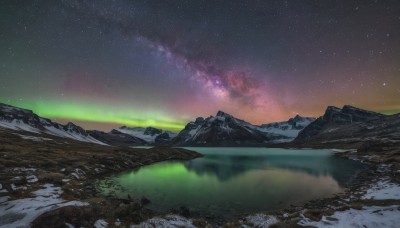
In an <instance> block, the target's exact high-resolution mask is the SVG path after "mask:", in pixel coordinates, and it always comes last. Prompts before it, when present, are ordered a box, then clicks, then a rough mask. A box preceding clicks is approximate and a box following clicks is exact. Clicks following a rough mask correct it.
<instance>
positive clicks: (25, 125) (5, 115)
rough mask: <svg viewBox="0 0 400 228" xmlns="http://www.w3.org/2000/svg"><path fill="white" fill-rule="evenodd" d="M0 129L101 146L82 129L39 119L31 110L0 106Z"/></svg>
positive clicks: (72, 125) (70, 124)
mask: <svg viewBox="0 0 400 228" xmlns="http://www.w3.org/2000/svg"><path fill="white" fill-rule="evenodd" d="M0 127H2V128H9V129H13V130H17V131H29V132H33V133H38V134H40V133H47V134H51V135H55V136H59V137H64V138H71V139H75V140H78V141H83V142H90V143H97V144H103V145H106V144H105V143H103V142H101V141H99V140H97V139H95V138H93V137H91V136H90V135H89V134H88V133H87V132H86V131H85V130H84V129H83V128H81V127H79V126H76V125H75V124H73V123H68V124H66V125H62V124H59V123H55V122H52V121H51V120H49V119H46V118H42V117H39V116H38V115H36V114H35V113H33V112H32V111H31V110H27V109H22V108H17V107H14V106H10V105H6V104H0Z"/></svg>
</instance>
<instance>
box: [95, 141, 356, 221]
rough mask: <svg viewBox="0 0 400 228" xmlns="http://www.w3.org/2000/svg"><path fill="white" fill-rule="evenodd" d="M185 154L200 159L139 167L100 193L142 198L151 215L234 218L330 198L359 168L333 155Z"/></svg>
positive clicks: (243, 151)
mask: <svg viewBox="0 0 400 228" xmlns="http://www.w3.org/2000/svg"><path fill="white" fill-rule="evenodd" d="M187 149H191V150H195V151H197V152H199V153H202V154H203V155H204V157H202V158H197V159H194V160H190V161H168V162H161V163H157V164H154V165H150V166H146V167H142V168H140V169H138V170H134V171H132V172H128V173H123V174H120V175H117V176H114V177H110V178H108V179H106V180H103V181H101V182H100V183H99V184H98V188H99V189H100V190H101V192H102V193H103V194H104V195H112V196H116V197H119V198H126V197H127V196H128V194H129V195H130V196H131V197H133V198H141V197H146V198H148V199H150V200H151V204H149V205H148V207H149V208H150V209H154V210H158V211H162V212H166V211H169V210H170V209H172V208H179V207H181V206H185V207H187V208H188V209H189V210H190V211H191V213H192V214H199V215H208V214H210V215H217V216H236V215H240V214H246V213H251V212H258V211H268V210H275V209H282V208H285V207H288V206H289V205H290V204H294V205H298V204H302V203H305V202H306V201H309V200H312V199H317V198H323V197H329V196H333V195H334V194H336V193H340V192H342V191H343V188H342V187H341V186H343V184H344V183H345V182H346V181H348V180H349V178H350V177H351V176H352V175H354V174H355V172H356V171H357V170H358V169H359V168H360V165H359V163H357V162H354V161H350V160H344V159H339V158H335V157H333V156H332V154H333V152H332V151H331V150H287V149H269V148H193V147H191V148H187ZM110 182H111V183H112V184H111V185H110Z"/></svg>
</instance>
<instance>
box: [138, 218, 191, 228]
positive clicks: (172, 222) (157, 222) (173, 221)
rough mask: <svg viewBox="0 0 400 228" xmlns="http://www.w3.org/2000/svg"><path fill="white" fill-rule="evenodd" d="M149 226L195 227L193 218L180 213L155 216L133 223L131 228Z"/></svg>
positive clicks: (145, 227)
mask: <svg viewBox="0 0 400 228" xmlns="http://www.w3.org/2000/svg"><path fill="white" fill-rule="evenodd" d="M147 227H187V228H194V227H195V226H194V225H193V220H192V219H187V218H185V217H182V216H179V215H166V216H165V218H160V217H154V218H151V219H149V220H147V221H145V222H142V223H140V224H139V225H132V226H131V228H147Z"/></svg>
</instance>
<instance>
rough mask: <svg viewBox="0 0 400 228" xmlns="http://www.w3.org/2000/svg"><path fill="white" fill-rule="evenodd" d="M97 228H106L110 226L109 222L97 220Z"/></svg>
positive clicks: (95, 224) (95, 225)
mask: <svg viewBox="0 0 400 228" xmlns="http://www.w3.org/2000/svg"><path fill="white" fill-rule="evenodd" d="M93 226H94V227H95V228H106V227H107V226H108V222H106V221H104V220H103V219H99V220H97V221H96V222H95V223H94V225H93Z"/></svg>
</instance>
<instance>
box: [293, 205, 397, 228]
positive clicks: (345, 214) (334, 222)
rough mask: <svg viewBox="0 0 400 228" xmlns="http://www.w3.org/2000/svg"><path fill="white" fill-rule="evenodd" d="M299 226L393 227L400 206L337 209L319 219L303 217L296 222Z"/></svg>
mask: <svg viewBox="0 0 400 228" xmlns="http://www.w3.org/2000/svg"><path fill="white" fill-rule="evenodd" d="M298 224H299V225H301V226H314V227H327V228H329V227H332V228H333V227H393V228H397V227H399V224H400V206H399V205H393V206H386V207H378V206H371V207H363V208H362V209H361V210H355V209H350V210H346V211H337V212H335V213H334V214H333V215H332V216H323V217H322V219H321V220H320V221H312V220H311V219H308V218H305V217H304V216H303V219H302V220H300V222H299V223H298Z"/></svg>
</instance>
